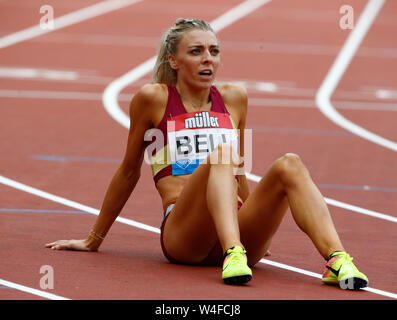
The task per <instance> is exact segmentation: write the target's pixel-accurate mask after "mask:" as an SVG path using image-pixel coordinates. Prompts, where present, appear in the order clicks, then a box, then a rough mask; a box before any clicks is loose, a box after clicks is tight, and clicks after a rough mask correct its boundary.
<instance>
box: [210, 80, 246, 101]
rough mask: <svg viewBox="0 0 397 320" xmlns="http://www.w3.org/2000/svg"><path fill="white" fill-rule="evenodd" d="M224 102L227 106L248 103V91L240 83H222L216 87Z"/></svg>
mask: <svg viewBox="0 0 397 320" xmlns="http://www.w3.org/2000/svg"><path fill="white" fill-rule="evenodd" d="M216 88H217V89H218V91H219V93H220V94H221V96H222V99H223V101H224V102H225V104H227V105H234V104H238V105H241V103H242V102H243V103H246V100H247V90H246V89H245V87H243V86H242V85H240V84H238V83H220V84H217V85H216Z"/></svg>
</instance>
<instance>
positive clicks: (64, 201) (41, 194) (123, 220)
mask: <svg viewBox="0 0 397 320" xmlns="http://www.w3.org/2000/svg"><path fill="white" fill-rule="evenodd" d="M0 183H3V184H5V185H7V186H10V187H12V188H15V189H18V190H21V191H24V192H27V193H31V194H34V195H36V196H38V197H42V198H45V199H47V200H51V201H54V202H58V203H61V204H63V205H66V206H68V207H72V208H75V209H78V210H82V211H85V212H88V213H92V214H94V215H98V213H99V210H98V209H95V208H92V207H88V206H86V205H83V204H80V203H78V202H75V201H71V200H68V199H65V198H62V197H59V196H56V195H53V194H51V193H48V192H45V191H42V190H39V189H37V188H33V187H30V186H27V185H25V184H22V183H20V182H17V181H15V180H11V179H9V178H6V177H4V176H1V175H0ZM116 221H118V222H121V223H124V224H127V225H130V226H133V227H136V228H139V229H144V230H147V231H151V232H154V233H157V234H159V233H160V229H159V228H155V227H152V226H149V225H147V224H143V223H140V222H136V221H134V220H131V219H127V218H120V217H118V218H117V219H116ZM260 262H261V263H264V264H268V265H272V266H274V267H277V268H281V269H285V270H289V271H293V272H297V273H301V274H305V275H308V276H311V277H315V278H321V275H319V274H317V273H314V272H311V271H307V270H304V269H300V268H296V267H292V266H289V265H286V264H283V263H280V262H275V261H272V260H268V259H261V260H260ZM4 285H7V284H4ZM32 290H34V289H32ZM364 290H367V291H370V292H373V293H375V294H378V295H382V296H386V297H391V298H394V299H397V294H395V293H392V292H388V291H384V290H379V289H374V288H369V287H367V288H365V289H364Z"/></svg>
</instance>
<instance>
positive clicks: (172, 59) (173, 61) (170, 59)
mask: <svg viewBox="0 0 397 320" xmlns="http://www.w3.org/2000/svg"><path fill="white" fill-rule="evenodd" d="M168 62H169V63H170V66H171V68H172V69H174V70H178V63H177V61H176V59H175V57H174V56H173V55H171V54H170V55H169V56H168Z"/></svg>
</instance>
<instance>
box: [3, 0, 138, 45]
mask: <svg viewBox="0 0 397 320" xmlns="http://www.w3.org/2000/svg"><path fill="white" fill-rule="evenodd" d="M141 1H142V0H112V1H102V2H99V3H96V4H93V5H91V6H88V7H85V8H83V9H80V10H77V11H73V12H71V13H68V14H65V15H63V16H60V17H58V18H55V19H54V28H53V29H43V28H41V27H40V25H36V26H33V27H30V28H27V29H24V30H21V31H18V32H15V33H12V34H9V35H7V36H4V37H2V38H0V49H4V48H7V47H9V46H12V45H14V44H17V43H20V42H23V41H26V40H30V39H33V38H36V37H39V36H41V35H43V34H46V33H49V32H52V31H56V30H59V29H62V28H65V27H68V26H70V25H73V24H76V23H79V22H82V21H85V20H88V19H92V18H95V17H97V16H100V15H103V14H105V13H108V12H111V11H115V10H118V9H121V8H124V7H127V6H130V5H132V4H135V3H138V2H141Z"/></svg>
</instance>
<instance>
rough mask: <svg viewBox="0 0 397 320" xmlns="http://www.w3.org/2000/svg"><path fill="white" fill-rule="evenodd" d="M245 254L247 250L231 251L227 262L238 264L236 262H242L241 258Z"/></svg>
mask: <svg viewBox="0 0 397 320" xmlns="http://www.w3.org/2000/svg"><path fill="white" fill-rule="evenodd" d="M243 254H245V251H243V252H234V251H231V252H230V253H229V254H228V256H229V257H228V259H227V264H228V265H236V264H239V263H240V261H241V260H240V259H241V256H242V255H243Z"/></svg>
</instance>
